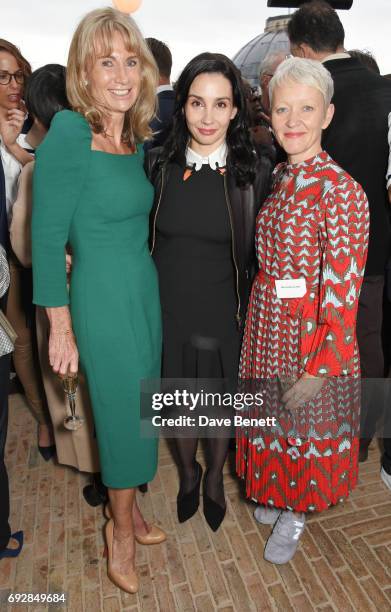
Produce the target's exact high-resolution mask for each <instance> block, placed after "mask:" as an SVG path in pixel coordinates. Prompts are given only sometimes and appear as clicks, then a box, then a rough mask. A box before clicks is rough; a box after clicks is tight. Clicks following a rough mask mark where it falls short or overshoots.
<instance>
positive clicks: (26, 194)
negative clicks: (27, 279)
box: [10, 162, 34, 268]
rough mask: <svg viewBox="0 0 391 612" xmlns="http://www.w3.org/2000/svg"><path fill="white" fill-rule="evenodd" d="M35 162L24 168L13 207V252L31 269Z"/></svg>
mask: <svg viewBox="0 0 391 612" xmlns="http://www.w3.org/2000/svg"><path fill="white" fill-rule="evenodd" d="M33 171H34V162H30V163H29V164H26V166H24V168H23V170H22V172H21V174H20V179H19V189H18V195H17V198H16V200H15V203H14V205H13V207H12V221H11V225H10V239H11V246H12V250H13V251H14V253H15V255H16V257H17V258H18V260H19V261H20V263H21V264H22V266H25V267H26V268H30V267H31V211H32V180H33Z"/></svg>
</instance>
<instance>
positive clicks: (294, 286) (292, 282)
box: [275, 278, 307, 299]
mask: <svg viewBox="0 0 391 612" xmlns="http://www.w3.org/2000/svg"><path fill="white" fill-rule="evenodd" d="M275 283H276V292H277V297H278V298H280V299H284V298H302V297H303V296H304V295H305V294H306V291H307V286H306V282H305V278H283V279H281V280H276V281H275Z"/></svg>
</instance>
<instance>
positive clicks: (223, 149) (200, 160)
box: [186, 142, 228, 171]
mask: <svg viewBox="0 0 391 612" xmlns="http://www.w3.org/2000/svg"><path fill="white" fill-rule="evenodd" d="M227 153H228V147H227V143H226V142H223V143H222V144H221V145H220V146H219V147H218V149H216V150H215V151H213V153H210V155H207V156H206V157H202V155H199V154H198V153H196V152H195V151H193V149H191V148H190V147H187V149H186V164H187V165H188V166H194V165H195V170H196V171H198V170H201V168H202V166H203V164H209V166H210V167H211V168H212V170H216V169H217V166H216V164H218V167H219V168H224V167H225V166H226V163H227Z"/></svg>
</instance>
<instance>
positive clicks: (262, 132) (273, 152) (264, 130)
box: [251, 53, 286, 166]
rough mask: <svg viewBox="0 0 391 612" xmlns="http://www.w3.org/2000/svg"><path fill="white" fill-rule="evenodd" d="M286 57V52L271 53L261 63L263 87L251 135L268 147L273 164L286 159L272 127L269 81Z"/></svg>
mask: <svg viewBox="0 0 391 612" xmlns="http://www.w3.org/2000/svg"><path fill="white" fill-rule="evenodd" d="M285 58H286V55H285V53H271V54H269V55H267V56H266V57H265V59H264V60H263V62H262V64H261V68H260V73H259V84H260V88H261V97H260V108H259V112H258V114H257V117H256V120H255V121H254V125H253V127H252V128H251V135H252V137H253V140H254V142H255V143H256V144H257V145H258V146H262V147H266V149H268V150H269V156H270V159H271V160H272V163H273V166H274V165H275V164H277V163H280V162H282V161H286V155H285V152H284V151H283V150H282V149H281V147H280V146H279V144H278V143H277V141H276V139H275V138H274V135H273V131H272V128H271V118H270V99H269V83H270V80H271V79H272V78H273V75H274V73H275V71H276V70H277V68H278V66H279V65H280V64H281V62H283V61H284V59H285Z"/></svg>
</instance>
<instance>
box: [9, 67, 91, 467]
mask: <svg viewBox="0 0 391 612" xmlns="http://www.w3.org/2000/svg"><path fill="white" fill-rule="evenodd" d="M25 102H26V106H27V108H28V111H29V114H30V116H31V117H32V118H33V119H34V125H33V127H32V128H31V130H30V132H29V143H30V145H31V146H32V147H33V148H36V147H37V146H38V145H39V144H40V143H41V142H42V140H43V139H44V138H45V135H46V133H47V131H48V129H49V127H50V123H51V120H52V118H53V116H54V114H55V113H56V112H58V111H60V110H62V109H63V108H69V104H68V101H67V98H66V93H65V68H64V67H63V66H60V65H58V64H48V65H47V66H43V67H42V68H39V69H38V70H36V71H35V72H34V73H33V74H32V76H31V77H30V79H29V81H28V85H27V87H26V92H25ZM33 171H34V162H30V163H28V164H27V165H26V166H25V167H24V168H23V170H22V173H21V175H20V182H19V190H18V196H17V199H16V201H15V203H14V206H13V217H12V222H11V227H10V236H11V244H12V248H13V250H14V253H15V255H16V256H17V258H18V260H19V262H20V263H21V264H22V266H24V267H26V268H31V212H32V178H33ZM70 268H71V257H70V255H68V256H67V271H68V272H70ZM36 322H37V340H38V352H39V360H40V363H41V370H42V377H43V384H44V387H45V393H46V397H47V402H48V407H49V412H50V417H51V420H52V423H53V431H54V437H55V442H56V449H57V458H58V461H59V463H62V464H65V465H70V466H72V467H74V468H76V469H78V470H80V471H83V472H99V462H98V453H97V448H96V442H95V438H94V424H93V420H92V415H91V409H90V402H89V397H88V393H87V388H86V385H85V383H84V380H80V382H79V387H78V390H77V396H76V406H77V412H78V414H79V415H80V416H82V417H83V418H84V426H83V427H81V428H80V429H78V430H77V431H73V432H70V431H67V430H66V429H65V428H64V425H63V421H64V417H65V415H66V410H67V407H66V403H65V395H64V391H63V388H62V384H61V381H60V379H59V378H58V377H57V376H56V375H55V374H54V373H53V370H52V368H51V367H50V364H49V360H48V335H49V322H48V320H47V316H46V313H45V309H44V308H40V307H37V308H36Z"/></svg>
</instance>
